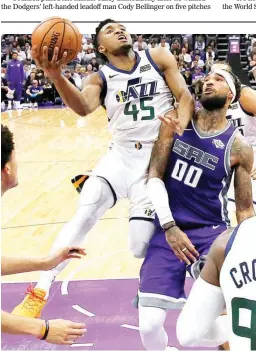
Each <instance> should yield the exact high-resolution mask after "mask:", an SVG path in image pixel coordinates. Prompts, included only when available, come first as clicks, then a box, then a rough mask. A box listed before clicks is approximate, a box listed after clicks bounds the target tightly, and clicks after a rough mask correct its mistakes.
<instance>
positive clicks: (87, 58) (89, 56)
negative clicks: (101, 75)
mask: <svg viewBox="0 0 256 351" xmlns="http://www.w3.org/2000/svg"><path fill="white" fill-rule="evenodd" d="M93 58H96V55H95V53H94V51H93V49H91V48H88V49H87V50H86V54H85V55H84V63H85V64H88V63H89V62H90V61H91V60H92V59H93Z"/></svg>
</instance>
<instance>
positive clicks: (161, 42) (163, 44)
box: [158, 38, 170, 51]
mask: <svg viewBox="0 0 256 351" xmlns="http://www.w3.org/2000/svg"><path fill="white" fill-rule="evenodd" d="M158 47H162V48H166V49H167V50H168V51H170V44H169V43H167V42H166V38H161V40H160V43H159V44H158Z"/></svg>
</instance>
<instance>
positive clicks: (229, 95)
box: [228, 92, 234, 100]
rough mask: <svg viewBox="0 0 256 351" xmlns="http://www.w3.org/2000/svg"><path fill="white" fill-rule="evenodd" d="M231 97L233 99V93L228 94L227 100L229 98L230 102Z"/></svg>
mask: <svg viewBox="0 0 256 351" xmlns="http://www.w3.org/2000/svg"><path fill="white" fill-rule="evenodd" d="M233 97H234V95H233V93H231V92H230V93H229V94H228V98H229V100H232V99H233Z"/></svg>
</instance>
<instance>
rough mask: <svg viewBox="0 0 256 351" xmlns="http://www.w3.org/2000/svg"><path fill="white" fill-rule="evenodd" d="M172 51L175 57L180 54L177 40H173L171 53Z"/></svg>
mask: <svg viewBox="0 0 256 351" xmlns="http://www.w3.org/2000/svg"><path fill="white" fill-rule="evenodd" d="M174 51H175V52H176V53H177V55H179V54H180V43H179V41H178V40H177V39H176V40H174V42H173V43H172V46H171V52H172V53H173V52H174Z"/></svg>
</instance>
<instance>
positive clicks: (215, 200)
mask: <svg viewBox="0 0 256 351" xmlns="http://www.w3.org/2000/svg"><path fill="white" fill-rule="evenodd" d="M236 134H237V131H236V129H235V127H234V126H233V125H232V124H231V123H230V122H228V124H227V126H226V128H225V129H224V130H223V131H220V132H218V133H215V134H212V135H211V136H203V135H202V132H201V131H200V130H199V129H198V127H197V126H196V124H195V122H194V121H193V120H192V121H191V122H190V123H189V125H188V127H187V129H185V132H184V134H183V136H178V135H176V136H175V137H174V143H173V148H172V151H171V153H170V158H169V162H168V166H167V169H166V173H165V177H164V183H165V186H166V189H167V192H168V196H169V204H170V208H171V211H172V214H173V217H174V220H175V221H176V223H177V224H178V225H179V226H180V227H181V228H184V229H185V228H196V227H200V226H208V225H210V226H212V225H221V224H224V225H229V218H228V211H227V191H228V188H229V185H230V180H231V177H232V172H233V169H232V168H231V165H230V150H231V147H232V143H233V141H234V139H235V136H236Z"/></svg>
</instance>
